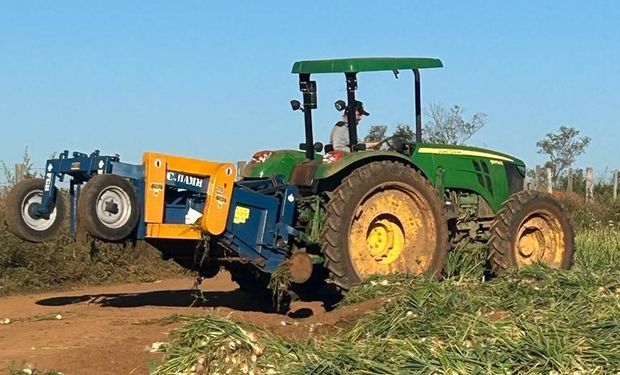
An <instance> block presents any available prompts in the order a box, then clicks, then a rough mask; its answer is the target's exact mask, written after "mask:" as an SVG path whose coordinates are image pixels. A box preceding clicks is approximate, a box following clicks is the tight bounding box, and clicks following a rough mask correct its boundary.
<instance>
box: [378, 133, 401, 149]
mask: <svg viewBox="0 0 620 375" xmlns="http://www.w3.org/2000/svg"><path fill="white" fill-rule="evenodd" d="M384 144H385V145H387V148H388V150H389V151H397V152H402V150H403V148H404V142H403V139H402V138H401V137H399V136H396V135H392V136H390V137H387V138H385V139H383V140H381V141H379V143H377V145H376V146H375V148H376V149H377V150H378V149H380V148H381V146H383V145H384Z"/></svg>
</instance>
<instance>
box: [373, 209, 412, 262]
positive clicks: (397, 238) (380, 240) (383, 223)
mask: <svg viewBox="0 0 620 375" xmlns="http://www.w3.org/2000/svg"><path fill="white" fill-rule="evenodd" d="M366 244H367V246H368V251H369V253H370V256H371V257H373V258H374V260H375V261H377V262H380V263H385V264H389V263H391V262H393V261H394V260H396V259H397V258H398V257H399V256H400V253H401V252H402V251H403V244H404V234H403V231H402V229H401V228H400V227H399V226H398V224H397V223H395V222H393V221H390V220H388V219H382V220H378V221H377V222H376V223H375V224H374V225H373V226H372V227H371V229H370V233H368V237H367V239H366Z"/></svg>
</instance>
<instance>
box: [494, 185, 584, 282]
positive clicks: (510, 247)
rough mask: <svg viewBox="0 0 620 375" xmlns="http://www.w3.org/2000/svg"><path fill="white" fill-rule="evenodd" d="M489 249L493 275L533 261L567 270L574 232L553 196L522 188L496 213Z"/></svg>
mask: <svg viewBox="0 0 620 375" xmlns="http://www.w3.org/2000/svg"><path fill="white" fill-rule="evenodd" d="M489 250H490V254H489V259H490V263H491V273H492V274H493V275H500V274H503V273H506V272H507V271H510V270H514V269H518V268H522V267H525V266H527V265H530V264H533V263H543V264H545V265H547V266H549V267H551V268H564V269H568V268H570V267H571V266H572V265H573V259H574V254H575V234H574V231H573V227H572V224H571V222H570V219H569V218H568V215H567V213H566V211H565V210H564V208H563V207H562V205H561V204H560V202H559V201H558V200H557V199H556V198H555V197H553V196H552V195H550V194H546V193H542V192H538V191H529V190H524V191H521V192H519V193H516V194H513V195H512V196H510V198H509V199H508V200H507V201H506V202H505V203H504V204H503V206H502V208H501V209H500V210H499V211H498V213H497V215H496V216H495V220H494V222H493V224H492V225H491V237H490V239H489Z"/></svg>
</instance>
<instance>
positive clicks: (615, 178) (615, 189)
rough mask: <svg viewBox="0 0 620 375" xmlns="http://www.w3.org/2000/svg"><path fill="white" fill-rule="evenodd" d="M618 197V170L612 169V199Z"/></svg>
mask: <svg viewBox="0 0 620 375" xmlns="http://www.w3.org/2000/svg"><path fill="white" fill-rule="evenodd" d="M617 198H618V170H617V169H616V170H615V171H614V200H616V199H617Z"/></svg>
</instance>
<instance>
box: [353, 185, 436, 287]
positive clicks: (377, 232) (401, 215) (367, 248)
mask: <svg viewBox="0 0 620 375" xmlns="http://www.w3.org/2000/svg"><path fill="white" fill-rule="evenodd" d="M436 239H437V238H436V228H435V220H434V217H433V213H432V211H431V208H430V205H429V204H428V202H427V201H426V200H425V199H424V198H423V197H422V196H420V195H419V194H418V193H416V192H415V191H413V190H411V189H410V188H409V187H408V186H406V185H401V184H398V183H390V184H389V185H386V186H380V187H378V188H377V189H375V190H374V191H372V192H369V193H368V194H367V196H366V197H365V198H364V199H362V201H361V202H360V203H359V204H358V206H357V208H356V211H355V213H354V217H353V219H352V221H351V224H350V229H349V256H350V258H351V262H352V264H353V268H354V269H355V271H356V273H357V275H358V276H359V277H360V279H363V278H365V277H368V276H370V275H375V274H389V273H415V274H418V273H423V272H425V271H427V270H428V268H429V266H430V265H431V263H432V261H433V258H432V255H433V253H434V248H435V246H436Z"/></svg>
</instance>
